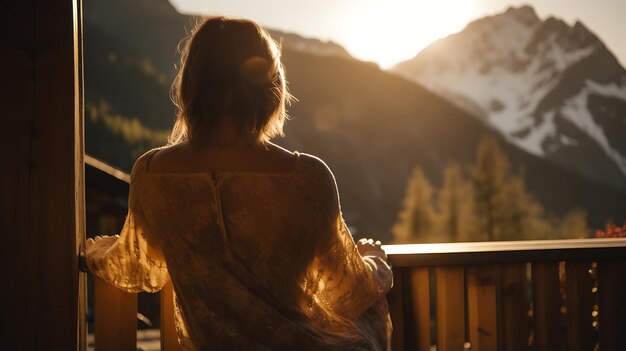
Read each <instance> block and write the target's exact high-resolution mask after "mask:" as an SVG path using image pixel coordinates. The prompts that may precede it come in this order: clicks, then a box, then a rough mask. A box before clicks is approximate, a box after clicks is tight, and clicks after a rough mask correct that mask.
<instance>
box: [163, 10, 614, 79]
mask: <svg viewBox="0 0 626 351" xmlns="http://www.w3.org/2000/svg"><path fill="white" fill-rule="evenodd" d="M170 2H171V3H172V4H174V6H175V7H176V8H177V9H178V10H179V11H181V12H184V13H194V14H197V13H202V14H208V15H226V16H233V17H245V18H250V19H252V20H254V21H256V22H258V23H260V24H261V25H263V26H265V27H267V28H272V29H278V30H282V31H286V32H294V33H298V34H301V35H303V36H306V37H314V38H319V39H322V40H332V41H334V42H337V43H339V44H341V45H342V46H343V47H345V48H346V49H347V50H348V51H349V52H350V53H351V54H352V55H353V56H355V57H357V58H359V59H362V60H367V61H374V62H376V63H378V64H379V65H381V67H383V68H387V67H390V66H392V65H393V64H395V63H397V62H399V61H403V60H406V59H409V58H411V57H413V56H415V55H416V54H417V53H418V52H419V51H420V50H421V49H422V48H424V47H425V46H426V45H428V44H430V43H431V42H432V41H434V40H436V39H438V38H442V37H445V36H446V35H449V34H452V33H455V32H458V31H460V30H462V29H463V28H464V27H465V25H467V23H469V22H471V21H472V20H474V19H476V18H480V17H483V16H486V15H491V14H495V13H498V12H502V11H504V10H505V9H506V8H508V7H509V6H516V7H517V6H521V5H524V4H529V5H531V6H533V7H534V8H535V10H536V11H537V14H538V15H539V16H540V17H541V18H542V19H545V18H547V17H549V16H554V17H559V18H562V19H563V20H565V21H566V22H567V23H568V24H570V25H572V24H573V23H574V22H575V21H576V20H577V19H580V20H581V21H582V22H583V23H584V24H585V25H586V26H587V27H588V28H589V29H591V30H592V31H593V32H595V33H596V34H597V35H598V36H599V37H600V38H601V39H602V40H603V41H604V43H605V44H606V45H607V46H608V47H609V49H610V50H611V51H612V52H613V53H614V54H615V55H616V56H617V58H618V59H619V60H620V62H621V63H622V65H623V64H624V62H626V0H593V1H592V0H527V1H509V0H311V1H303V0H291V1H289V0H265V1H259V0H170Z"/></svg>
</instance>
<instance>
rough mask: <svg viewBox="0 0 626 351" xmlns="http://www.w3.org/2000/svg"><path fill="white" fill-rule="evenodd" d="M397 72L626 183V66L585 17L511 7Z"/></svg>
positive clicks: (547, 152) (534, 149)
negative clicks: (544, 14) (539, 13)
mask: <svg viewBox="0 0 626 351" xmlns="http://www.w3.org/2000/svg"><path fill="white" fill-rule="evenodd" d="M392 71H393V72H395V73H398V74H400V75H402V76H404V77H406V78H408V79H410V80H413V81H415V82H418V83H419V84H421V85H424V86H426V87H427V88H428V89H430V90H432V91H434V92H436V93H438V94H441V95H443V96H445V97H446V98H447V99H448V100H449V101H451V102H453V103H454V104H456V105H457V106H459V107H461V108H462V109H464V110H466V111H468V112H469V113H471V114H473V115H475V116H477V117H479V118H480V119H481V120H482V121H484V122H485V123H486V124H488V125H489V126H491V127H493V128H494V129H496V130H498V131H500V132H501V133H502V134H503V135H504V136H505V137H506V138H507V139H508V140H509V141H510V142H511V143H513V144H515V145H517V146H519V147H520V148H521V149H524V150H525V151H527V152H530V153H532V154H535V155H538V156H541V157H546V158H549V159H552V160H554V161H555V162H556V163H559V164H560V165H562V166H565V167H568V168H572V169H575V170H577V171H578V172H579V173H581V174H582V175H584V176H587V177H589V178H593V179H594V180H596V181H600V182H602V183H605V184H610V185H612V186H616V187H621V188H626V128H624V126H625V125H626V117H624V116H626V115H625V114H624V113H625V112H626V83H625V82H624V78H623V77H624V75H625V73H624V72H625V71H624V68H623V67H622V66H621V65H620V64H619V62H618V61H617V59H616V58H615V56H613V54H612V53H611V52H610V51H609V50H608V48H606V46H605V45H604V44H603V43H602V41H601V39H600V38H598V36H597V35H596V34H594V33H593V32H592V30H590V29H589V28H587V27H586V26H585V25H584V24H583V23H582V22H581V21H576V22H575V23H574V24H572V25H570V24H568V23H567V22H565V21H563V20H562V19H560V18H558V17H548V18H546V19H544V20H542V19H540V18H539V17H538V16H537V14H536V13H535V11H534V10H533V9H532V7H530V6H522V7H518V8H515V7H511V8H509V9H508V10H506V11H505V12H504V13H500V14H496V15H493V16H488V17H485V18H482V19H478V20H476V21H474V22H472V23H471V24H470V25H468V26H467V28H466V29H464V30H463V31H461V32H459V33H456V34H453V35H450V36H449V37H447V38H444V39H441V40H439V41H438V42H437V43H435V44H432V45H431V46H429V47H427V48H425V49H424V50H423V51H422V52H421V53H419V54H418V55H417V56H416V57H415V58H414V59H412V60H409V61H405V62H403V63H400V64H398V65H396V66H395V67H394V68H393V69H392ZM600 169H602V171H598V170H600Z"/></svg>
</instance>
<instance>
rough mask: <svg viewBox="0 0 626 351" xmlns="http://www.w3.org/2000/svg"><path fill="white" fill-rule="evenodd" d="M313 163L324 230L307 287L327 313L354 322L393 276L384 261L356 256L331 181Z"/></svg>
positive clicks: (320, 166)
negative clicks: (321, 203) (320, 200)
mask: <svg viewBox="0 0 626 351" xmlns="http://www.w3.org/2000/svg"><path fill="white" fill-rule="evenodd" d="M316 160H317V163H318V167H317V168H318V169H319V173H318V174H317V175H316V177H318V178H319V180H320V182H319V186H320V187H321V189H319V190H320V194H322V196H321V199H322V201H323V202H324V205H323V206H321V208H323V209H324V210H323V211H325V212H327V213H326V215H325V216H323V217H325V218H327V223H323V224H322V225H321V226H320V228H325V230H324V231H323V232H321V233H319V237H318V240H317V247H316V257H315V259H314V260H313V262H312V264H311V265H310V268H309V270H308V274H307V278H308V281H307V286H309V288H310V290H309V292H310V293H311V294H312V295H313V299H314V300H315V301H317V303H318V304H319V305H321V306H322V307H323V308H324V309H326V310H327V312H329V313H331V314H335V315H337V316H340V317H343V318H348V319H354V318H356V317H358V316H360V315H361V314H362V313H363V312H365V311H366V310H367V309H368V308H370V307H371V306H372V305H374V303H376V302H377V301H379V300H380V299H382V298H383V297H384V296H385V294H386V293H387V291H389V289H390V288H391V286H392V284H393V274H392V272H391V269H390V268H389V266H388V265H387V263H386V261H385V260H384V258H382V257H378V256H374V255H372V256H364V257H362V256H361V255H360V254H359V252H358V250H357V247H356V244H355V242H354V239H353V238H352V235H351V234H350V232H349V230H348V228H347V226H346V224H345V222H344V220H343V218H342V215H341V210H340V205H339V196H338V192H337V185H336V182H335V178H334V176H333V174H332V172H331V171H330V169H328V167H327V166H326V164H325V163H323V161H321V160H319V159H316ZM316 173H317V172H316Z"/></svg>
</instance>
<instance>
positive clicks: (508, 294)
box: [498, 263, 530, 351]
mask: <svg viewBox="0 0 626 351" xmlns="http://www.w3.org/2000/svg"><path fill="white" fill-rule="evenodd" d="M526 287H527V279H526V264H525V263H520V264H505V265H502V266H500V286H499V289H500V306H499V308H500V316H499V317H498V318H500V319H501V320H500V321H499V326H500V330H501V333H500V338H501V340H500V341H499V344H500V345H501V349H502V350H505V351H526V350H528V336H529V334H530V331H529V329H528V309H529V306H528V303H527V301H526Z"/></svg>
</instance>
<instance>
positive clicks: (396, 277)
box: [387, 267, 405, 351]
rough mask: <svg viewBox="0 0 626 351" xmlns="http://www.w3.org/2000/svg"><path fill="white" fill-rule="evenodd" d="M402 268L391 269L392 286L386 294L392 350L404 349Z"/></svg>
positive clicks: (400, 350)
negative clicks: (390, 325)
mask: <svg viewBox="0 0 626 351" xmlns="http://www.w3.org/2000/svg"><path fill="white" fill-rule="evenodd" d="M403 271H404V269H403V268H400V267H397V268H394V270H393V287H392V288H391V290H389V293H388V294H387V303H388V304H389V313H390V314H391V322H392V323H393V334H392V335H391V349H392V350H393V351H404V350H405V345H404V329H405V325H404V301H403V299H402V297H403V294H404V287H403V286H404V281H403Z"/></svg>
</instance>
